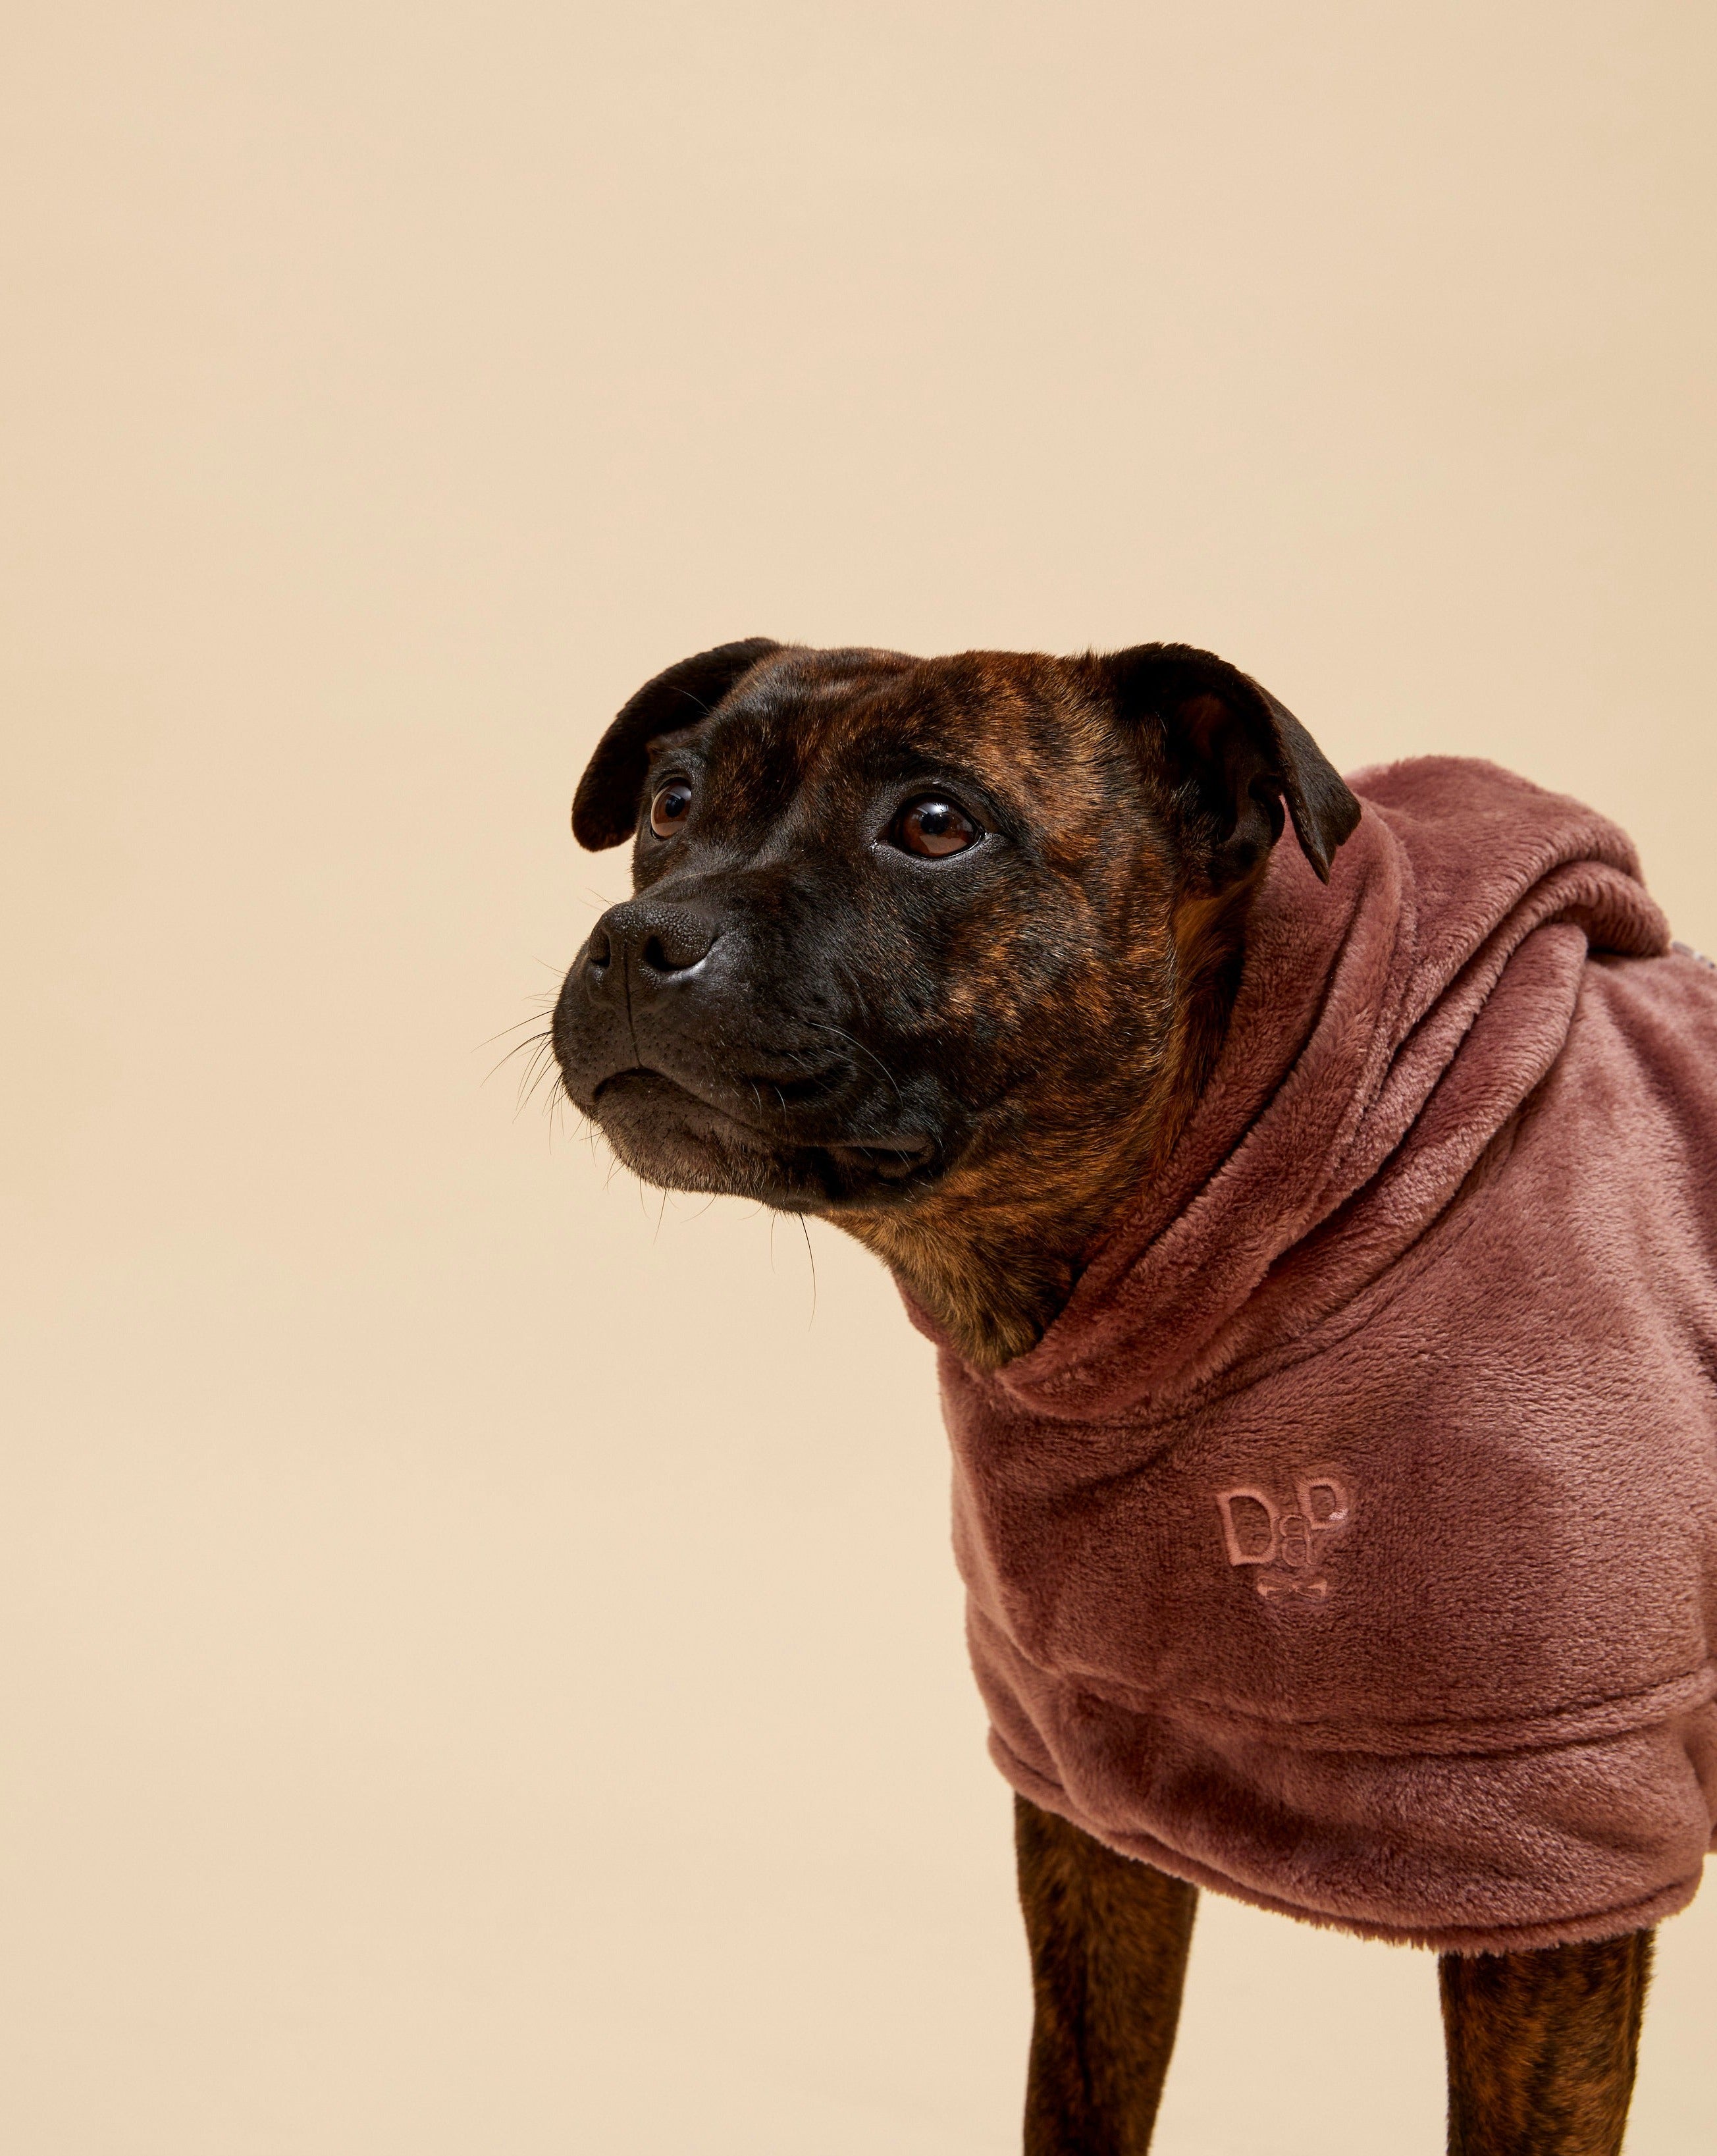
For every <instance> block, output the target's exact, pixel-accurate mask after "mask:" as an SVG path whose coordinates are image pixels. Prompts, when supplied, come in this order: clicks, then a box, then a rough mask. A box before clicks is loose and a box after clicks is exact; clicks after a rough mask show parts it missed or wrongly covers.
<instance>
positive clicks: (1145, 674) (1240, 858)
mask: <svg viewBox="0 0 1717 2156" xmlns="http://www.w3.org/2000/svg"><path fill="white" fill-rule="evenodd" d="M1096 665H1097V669H1098V671H1099V675H1100V676H1101V678H1102V680H1103V681H1104V683H1105V686H1106V689H1107V691H1108V694H1109V696H1110V699H1111V700H1112V702H1113V705H1114V708H1115V712H1116V715H1117V716H1118V717H1119V718H1120V721H1122V724H1123V725H1124V726H1125V728H1126V729H1127V731H1129V732H1130V733H1132V734H1133V735H1135V737H1136V738H1137V739H1138V742H1139V745H1140V748H1141V749H1142V750H1143V751H1144V752H1146V754H1147V755H1149V756H1150V757H1152V759H1153V761H1156V762H1160V765H1161V771H1162V774H1163V776H1164V778H1166V781H1167V783H1168V786H1169V790H1170V794H1171V799H1172V801H1173V803H1174V807H1175V813H1176V817H1177V819H1178V821H1179V823H1180V826H1181V834H1180V835H1181V840H1182V843H1183V844H1184V845H1185V846H1186V848H1187V856H1188V859H1189V860H1190V861H1191V862H1192V864H1193V865H1194V867H1195V870H1196V871H1197V874H1198V875H1200V876H1201V878H1202V880H1205V881H1206V882H1207V885H1208V887H1209V888H1210V889H1211V890H1212V891H1222V890H1226V889H1228V888H1229V887H1230V886H1231V885H1234V884H1236V883H1238V882H1240V881H1241V880H1243V879H1244V878H1245V877H1247V876H1248V875H1251V874H1252V872H1253V870H1255V869H1256V868H1257V867H1258V865H1259V864H1260V863H1261V862H1262V860H1263V858H1264V856H1265V855H1267V854H1268V853H1269V850H1270V849H1271V847H1272V846H1274V844H1275V843H1276V840H1277V839H1279V838H1280V837H1281V835H1282V824H1283V803H1284V802H1285V803H1287V813H1288V814H1289V815H1290V816H1291V817H1292V818H1293V819H1294V835H1295V836H1296V837H1297V838H1298V839H1299V844H1300V850H1301V851H1302V852H1303V853H1304V855H1305V857H1306V859H1307V860H1309V861H1310V863H1311V865H1312V866H1313V867H1314V868H1315V870H1317V872H1318V874H1319V875H1320V876H1321V877H1322V878H1323V880H1324V881H1325V883H1327V882H1328V881H1329V880H1330V862H1331V860H1334V858H1335V850H1336V848H1337V847H1338V846H1340V844H1341V843H1342V841H1343V839H1346V838H1348V837H1350V836H1351V834H1352V832H1353V829H1354V827H1355V825H1356V824H1357V823H1358V822H1359V819H1360V804H1359V803H1358V802H1357V801H1356V799H1355V798H1354V797H1353V795H1352V794H1351V793H1349V791H1348V789H1347V788H1346V787H1345V785H1344V784H1343V783H1342V781H1341V778H1340V774H1339V773H1337V772H1336V770H1335V767H1333V766H1332V765H1331V764H1330V762H1329V760H1328V758H1327V757H1325V755H1324V753H1323V752H1322V750H1321V749H1320V748H1319V747H1318V745H1317V743H1316V742H1315V741H1314V740H1313V739H1312V737H1311V736H1310V734H1309V733H1308V732H1307V731H1306V730H1305V728H1304V726H1301V724H1300V723H1299V720H1298V719H1296V718H1295V717H1294V714H1293V712H1292V711H1289V710H1287V709H1286V708H1285V706H1283V705H1281V704H1279V703H1278V702H1277V701H1276V700H1275V698H1274V696H1271V695H1270V694H1269V691H1268V690H1264V689H1261V688H1260V687H1259V686H1258V683H1257V682H1256V681H1254V680H1252V678H1251V677H1250V675H1245V674H1243V673H1241V672H1240V670H1238V667H1233V666H1230V665H1228V663H1227V662H1226V660H1221V659H1218V658H1217V656H1216V655H1215V654H1214V653H1213V652H1209V651H1196V650H1194V649H1192V646H1191V645H1189V644H1137V645H1135V647H1134V649H1132V650H1130V651H1117V652H1115V653H1113V654H1110V656H1108V657H1106V658H1101V659H1099V660H1097V661H1096Z"/></svg>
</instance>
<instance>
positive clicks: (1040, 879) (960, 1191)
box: [553, 639, 1357, 1250]
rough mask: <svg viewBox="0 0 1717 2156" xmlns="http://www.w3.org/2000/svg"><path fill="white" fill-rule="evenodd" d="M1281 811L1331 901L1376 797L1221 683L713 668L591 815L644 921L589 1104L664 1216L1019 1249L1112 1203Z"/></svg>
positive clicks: (758, 647)
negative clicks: (1131, 1133) (1045, 1224)
mask: <svg viewBox="0 0 1717 2156" xmlns="http://www.w3.org/2000/svg"><path fill="white" fill-rule="evenodd" d="M1284 796H1285V798H1286V800H1287V803H1288V805H1289V810H1290V811H1291V813H1292V814H1293V816H1294V822H1295V826H1296V829H1298V831H1299V835H1300V839H1301V842H1302V844H1304V846H1305V847H1306V850H1307V851H1308V853H1309V854H1310V855H1311V858H1312V859H1313V860H1314V861H1315V863H1316V865H1318V866H1319V868H1320V871H1321V870H1326V868H1327V864H1328V860H1329V855H1330V852H1331V851H1333V849H1334V847H1335V845H1337V844H1340V839H1341V838H1342V837H1344V836H1345V834H1346V831H1347V829H1351V823H1352V820H1353V819H1354V817H1355V816H1356V814H1357V810H1356V806H1355V805H1354V803H1353V802H1352V797H1351V795H1350V794H1348V793H1347V791H1346V789H1345V788H1344V787H1343V786H1342V785H1341V783H1340V780H1339V779H1338V778H1336V777H1335V773H1333V772H1332V771H1331V770H1330V767H1329V766H1328V765H1327V764H1326V763H1325V762H1324V760H1323V758H1322V757H1320V755H1319V753H1318V752H1317V750H1316V749H1315V747H1313V745H1312V744H1311V742H1310V740H1309V739H1308V738H1307V737H1305V735H1304V732H1303V731H1301V730H1300V728H1299V726H1298V725H1297V724H1296V722H1295V721H1294V720H1293V719H1292V718H1291V716H1289V714H1288V713H1286V712H1285V711H1282V710H1281V708H1280V706H1276V705H1274V703H1272V702H1271V701H1270V700H1269V698H1267V697H1266V696H1264V695H1263V692H1262V691H1261V690H1258V688H1257V687H1256V686H1255V685H1253V683H1251V682H1249V681H1247V680H1245V678H1244V677H1243V676H1242V675H1238V674H1236V673H1234V672H1233V670H1232V669H1230V668H1228V667H1226V666H1223V665H1222V664H1221V662H1220V661H1217V660H1212V659H1211V658H1210V657H1209V656H1208V655H1207V654H1199V653H1192V652H1188V651H1184V650H1181V649H1175V648H1161V647H1147V648H1146V649H1143V650H1141V651H1137V652H1132V653H1125V654H1120V656H1119V657H1117V658H1114V659H1110V660H1097V659H1085V660H1053V659H1047V658H1043V657H1038V656H1023V655H1017V654H1002V653H974V654H965V655H963V656H961V657H958V658H954V659H942V660H914V659H909V658H905V657H902V656H900V655H899V654H893V653H887V652H874V651H815V650H807V649H798V648H784V647H782V646H779V645H776V644H770V643H767V642H765V641H764V640H762V639H757V640H756V641H754V642H751V643H748V644H739V645H727V646H723V647H721V648H720V649H719V650H717V651H715V652H710V653H703V654H699V655H698V656H697V657H696V658H694V659H692V660H686V661H684V662H683V663H682V665H679V666H678V667H674V668H672V669H670V670H669V671H668V672H667V673H666V674H664V675H659V676H658V677H657V679H656V680H653V681H652V682H651V683H649V684H648V685H647V686H646V687H645V688H644V689H643V690H640V691H639V693H638V696H636V697H634V698H633V701H632V702H631V703H630V704H628V706H627V707H626V709H625V711H623V712H622V713H621V715H620V716H619V718H618V719H617V720H616V721H615V722H614V725H613V726H612V727H611V728H610V730H609V731H608V734H607V737H605V738H604V740H603V742H602V744H601V746H600V747H598V749H597V752H596V755H595V757H593V758H592V763H591V766H590V768H589V769H588V771H587V773H586V774H585V778H584V780H583V782H582V785H581V787H580V788H579V793H578V799H577V804H576V807H575V810H574V827H575V829H576V830H577V834H578V836H579V837H580V839H582V841H583V842H584V843H585V844H590V845H606V844H618V843H619V842H620V841H621V840H622V839H623V838H625V837H626V836H628V835H633V843H634V854H633V883H634V891H635V894H636V895H635V896H634V897H633V899H632V900H631V901H628V902H627V903H626V904H624V905H622V906H615V907H613V908H612V909H611V910H610V911H608V912H607V914H605V915H604V916H603V917H602V920H601V921H598V922H597V927H596V928H595V930H594V931H593V932H592V936H591V937H590V940H589V941H588V942H587V944H586V946H585V947H584V949H583V950H582V952H580V953H579V955H578V957H577V959H576V960H575V961H574V962H573V965H572V968H571V971H570V972H569V973H568V974H567V976H566V983H565V986H564V988H563V989H562V992H561V997H560V1000H559V1004H558V1005H557V1008H556V1013H555V1018H554V1027H553V1037H554V1044H555V1048H556V1054H557V1056H558V1058H559V1060H560V1064H561V1071H562V1075H563V1076H564V1079H565V1081H566V1087H567V1090H568V1091H569V1092H570V1094H571V1096H572V1098H573V1100H574V1101H576V1102H577V1105H578V1106H580V1107H581V1108H582V1109H583V1110H584V1111H585V1112H586V1113H587V1114H588V1115H589V1116H592V1119H593V1120H594V1121H595V1122H597V1124H598V1125H599V1126H600V1127H601V1128H602V1131H603V1132H604V1133H605V1135H606V1136H607V1138H608V1139H609V1141H610V1142H611V1143H612V1146H613V1148H614V1150H615V1152H617V1153H618V1155H619V1156H620V1158H622V1159H623V1161H624V1162H625V1163H627V1165H628V1166H629V1167H630V1168H633V1169H634V1170H635V1171H636V1172H637V1173H638V1174H639V1175H640V1176H642V1177H643V1178H645V1179H646V1180H648V1181H649V1182H652V1183H659V1184H662V1185H664V1186H666V1187H669V1188H677V1189H684V1190H699V1191H720V1192H727V1193H735V1194H738V1195H742V1196H748V1197H753V1198H757V1199H762V1200H763V1201H764V1202H765V1203H766V1204H770V1205H773V1206H777V1207H781V1208H782V1209H789V1210H797V1211H812V1212H819V1213H828V1214H835V1215H838V1216H841V1217H843V1219H845V1220H846V1222H847V1224H849V1225H856V1226H858V1229H859V1231H860V1232H861V1233H865V1234H866V1235H867V1239H868V1240H873V1241H875V1242H877V1243H878V1244H879V1246H881V1247H884V1248H885V1249H888V1250H892V1249H893V1248H894V1245H896V1244H898V1243H899V1242H900V1233H901V1231H903V1230H905V1229H907V1228H908V1224H910V1223H911V1222H913V1221H918V1222H920V1223H921V1222H923V1221H925V1220H927V1219H935V1220H936V1221H938V1222H940V1223H941V1224H942V1226H941V1232H943V1233H946V1231H947V1229H948V1227H949V1225H950V1224H951V1222H952V1220H953V1219H955V1217H956V1215H957V1216H959V1217H961V1218H963V1219H965V1220H966V1222H967V1223H968V1224H971V1222H974V1221H978V1220H982V1223H983V1227H982V1236H983V1237H987V1238H988V1239H989V1240H990V1241H991V1242H992V1243H995V1244H997V1245H998V1246H999V1245H1000V1244H1002V1243H1005V1242H1007V1241H1008V1240H1010V1237H1009V1232H1008V1224H1009V1223H1010V1222H1017V1220H1019V1219H1024V1218H1025V1216H1026V1215H1027V1214H1029V1213H1030V1212H1031V1211H1032V1209H1033V1208H1034V1207H1035V1208H1037V1209H1038V1210H1039V1211H1041V1210H1042V1209H1043V1207H1044V1205H1045V1204H1047V1203H1049V1202H1051V1201H1052V1200H1053V1199H1055V1198H1056V1197H1057V1196H1058V1195H1059V1197H1060V1198H1061V1199H1067V1198H1068V1197H1069V1196H1071V1195H1074V1194H1078V1195H1079V1196H1080V1197H1082V1198H1084V1199H1091V1198H1092V1197H1093V1196H1095V1197H1097V1198H1098V1199H1100V1198H1101V1197H1102V1195H1103V1193H1102V1190H1101V1178H1102V1175H1103V1173H1104V1168H1103V1163H1106V1162H1110V1161H1111V1160H1112V1159H1113V1158H1115V1147H1116V1138H1117V1134H1118V1133H1120V1132H1123V1131H1128V1130H1133V1129H1136V1128H1138V1127H1141V1126H1142V1124H1143V1123H1145V1122H1148V1121H1149V1118H1150V1114H1151V1106H1152V1102H1153V1100H1154V1099H1155V1098H1156V1096H1157V1095H1158V1094H1159V1093H1160V1092H1161V1086H1162V1083H1163V1082H1164V1079H1165V1074H1166V1073H1167V1072H1168V1071H1170V1070H1171V1068H1173V1067H1174V1066H1175V1065H1176V1055H1177V1051H1178V1050H1179V1049H1180V1048H1181V1046H1182V1045H1184V1035H1185V1032H1186V1028H1187V1015H1188V1009H1189V998H1190V997H1191V996H1192V994H1193V993H1195V991H1196V987H1197V979H1198V978H1200V977H1201V975H1202V972H1203V971H1207V970H1208V964H1209V962H1210V961H1211V959H1212V954H1213V953H1214V952H1216V951H1217V947H1218V946H1219V945H1221V943H1222V938H1221V937H1220V935H1219V934H1218V933H1217V928H1218V927H1219V925H1220V924H1221V923H1222V922H1223V921H1228V920H1230V919H1231V918H1232V916H1233V911H1234V902H1235V900H1236V897H1237V895H1239V894H1243V892H1244V891H1245V890H1246V889H1247V888H1248V887H1249V885H1250V883H1251V881H1252V880H1253V879H1254V878H1255V876H1256V875H1257V873H1258V870H1260V868H1261V867H1262V865H1263V860H1264V859H1265V857H1266V855H1268V852H1269V847H1270V845H1271V844H1272V843H1273V842H1274V839H1275V837H1276V836H1277V834H1278V833H1279V831H1280V829H1281V828H1282V820H1283V808H1282V800H1283V798H1284ZM1094 1183H1095V1185H1096V1188H1094ZM890 1221H892V1222H893V1223H894V1226H893V1227H892V1228H891V1227H890V1226H889V1222H890ZM1014 1240H1017V1238H1014Z"/></svg>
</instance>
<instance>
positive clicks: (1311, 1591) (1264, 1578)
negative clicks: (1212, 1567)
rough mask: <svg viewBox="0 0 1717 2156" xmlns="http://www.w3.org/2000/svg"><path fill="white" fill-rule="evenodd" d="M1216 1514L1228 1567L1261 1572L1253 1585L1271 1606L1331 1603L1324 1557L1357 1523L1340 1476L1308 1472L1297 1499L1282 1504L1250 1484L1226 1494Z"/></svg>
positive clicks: (1301, 1478)
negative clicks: (1225, 1548)
mask: <svg viewBox="0 0 1717 2156" xmlns="http://www.w3.org/2000/svg"><path fill="white" fill-rule="evenodd" d="M1217 1511H1218V1512H1220V1513H1221V1514H1222V1540H1223V1542H1224V1543H1226V1544H1227V1546H1228V1562H1229V1563H1230V1564H1234V1565H1240V1564H1249V1565H1253V1566H1255V1567H1256V1568H1257V1569H1256V1570H1255V1571H1254V1573H1253V1586H1254V1587H1256V1588H1257V1589H1258V1593H1259V1594H1261V1595H1262V1596H1263V1599H1264V1600H1265V1601H1266V1602H1280V1603H1285V1604H1290V1605H1294V1604H1297V1605H1298V1606H1299V1607H1301V1608H1309V1607H1313V1606H1315V1604H1319V1603H1321V1602H1325V1601H1327V1600H1328V1599H1329V1594H1330V1583H1329V1581H1328V1579H1327V1578H1325V1576H1324V1573H1323V1571H1322V1569H1321V1567H1322V1563H1323V1558H1324V1553H1325V1550H1326V1549H1327V1548H1328V1547H1329V1545H1330V1543H1332V1542H1335V1541H1336V1540H1338V1539H1339V1538H1340V1537H1341V1536H1342V1535H1344V1534H1345V1533H1346V1532H1347V1530H1348V1528H1349V1527H1351V1526H1352V1524H1353V1498H1352V1496H1351V1493H1350V1491H1349V1488H1348V1485H1347V1483H1346V1481H1345V1479H1344V1478H1343V1477H1342V1476H1340V1475H1335V1474H1331V1473H1330V1471H1329V1470H1328V1469H1326V1468H1321V1467H1320V1468H1317V1469H1315V1470H1310V1469H1309V1470H1308V1471H1306V1472H1305V1473H1304V1474H1303V1475H1301V1476H1299V1479H1298V1480H1297V1481H1295V1483H1294V1495H1293V1496H1292V1497H1291V1498H1290V1499H1288V1500H1285V1501H1278V1500H1277V1499H1276V1498H1274V1497H1273V1496H1271V1495H1270V1494H1269V1491H1267V1490H1259V1489H1256V1488H1254V1487H1253V1486H1251V1485H1250V1484H1247V1485H1244V1486H1242V1487H1240V1488H1238V1489H1233V1490H1223V1491H1220V1492H1219V1493H1218V1495H1217Z"/></svg>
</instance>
